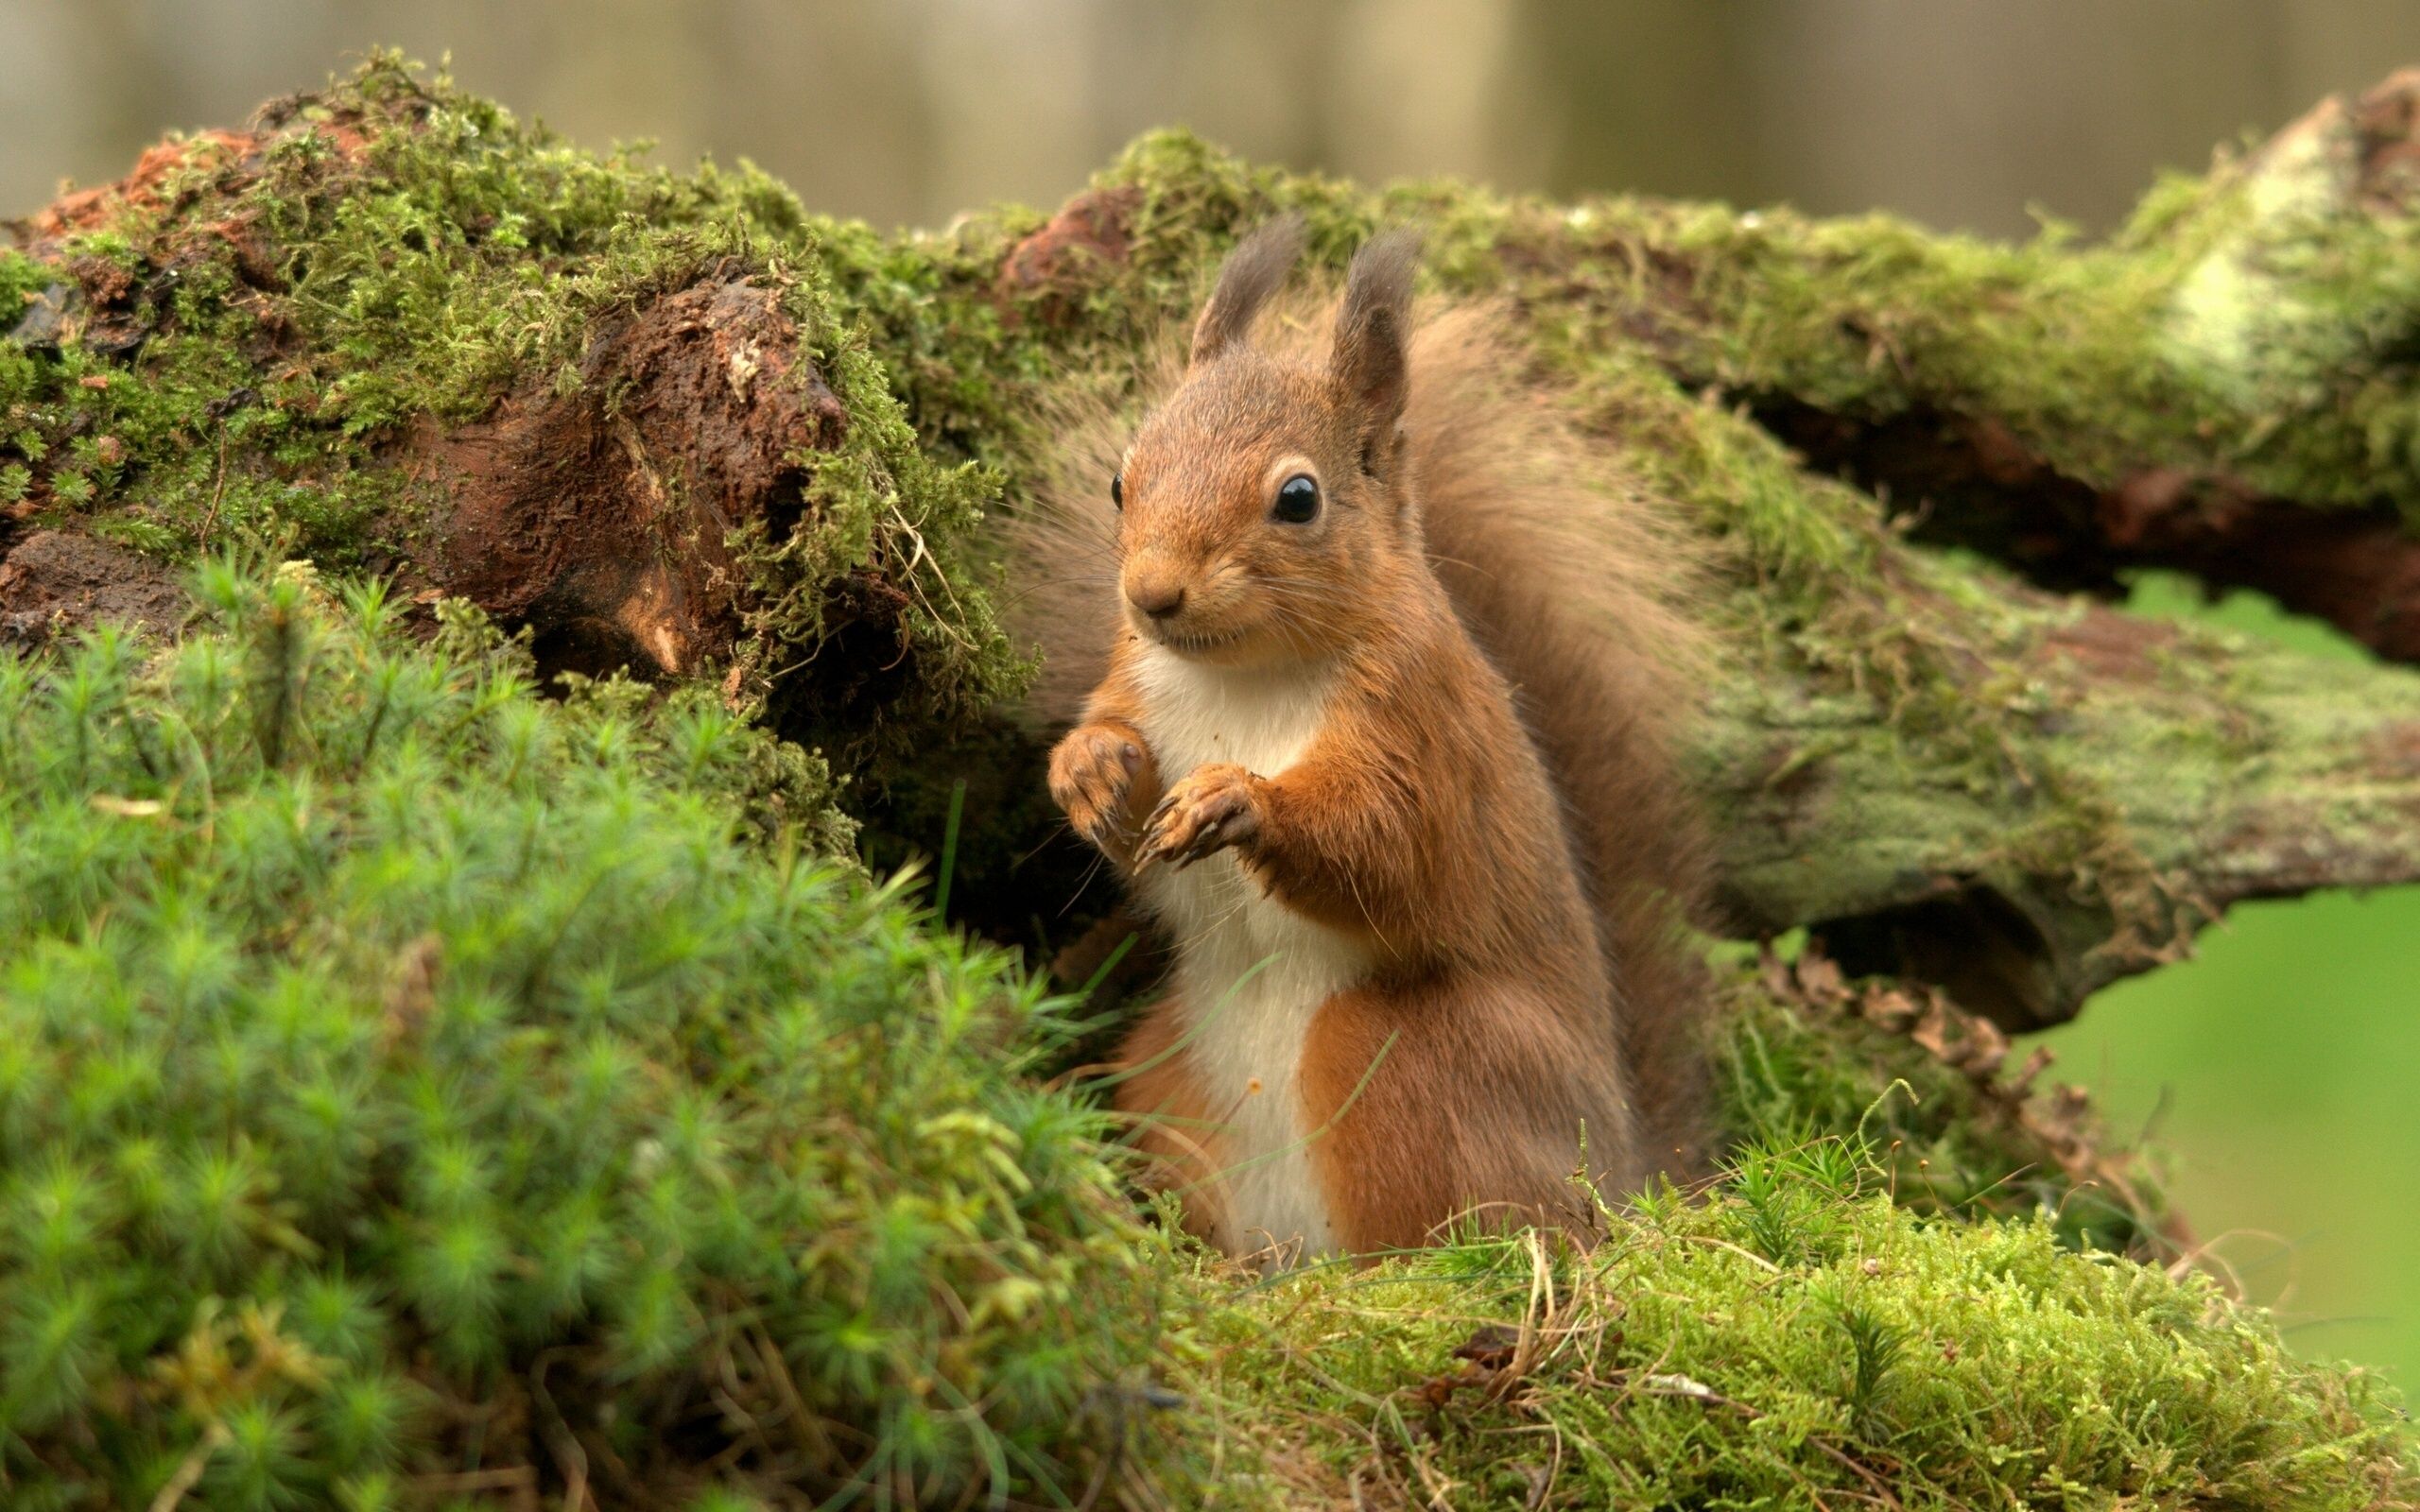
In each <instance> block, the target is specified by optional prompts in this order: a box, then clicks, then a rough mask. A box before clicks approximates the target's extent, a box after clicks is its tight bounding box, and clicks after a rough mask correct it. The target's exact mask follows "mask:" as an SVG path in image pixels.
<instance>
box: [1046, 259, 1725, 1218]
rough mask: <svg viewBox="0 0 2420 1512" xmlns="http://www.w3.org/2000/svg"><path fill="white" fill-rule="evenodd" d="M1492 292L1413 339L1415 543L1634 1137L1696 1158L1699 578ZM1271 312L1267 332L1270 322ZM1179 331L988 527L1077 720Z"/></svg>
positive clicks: (1699, 1125)
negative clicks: (1540, 850) (1683, 732)
mask: <svg viewBox="0 0 2420 1512" xmlns="http://www.w3.org/2000/svg"><path fill="white" fill-rule="evenodd" d="M1333 304H1334V301H1333V298H1332V297H1331V298H1329V299H1327V300H1319V301H1290V302H1288V303H1287V304H1286V305H1284V306H1282V307H1280V308H1278V309H1276V310H1274V311H1272V312H1271V314H1270V315H1268V316H1266V317H1264V318H1262V320H1261V322H1260V323H1261V325H1262V327H1263V329H1264V332H1265V335H1264V337H1263V341H1262V344H1263V345H1264V346H1265V347H1267V348H1269V349H1270V350H1271V352H1272V353H1275V354H1279V355H1284V354H1288V353H1290V354H1293V355H1296V356H1302V357H1308V356H1310V355H1312V354H1315V353H1316V352H1320V351H1322V350H1323V349H1324V348H1325V346H1326V344H1327V343H1328V341H1329V340H1330V335H1329V331H1330V328H1331V326H1332V324H1333V317H1332V310H1333ZM1504 323H1505V321H1504V319H1503V318H1502V315H1501V312H1498V311H1495V310H1494V309H1493V308H1491V307H1490V306H1488V305H1484V304H1465V305H1461V306H1447V307H1444V308H1442V309H1432V310H1428V311H1426V312H1424V313H1423V315H1422V317H1421V318H1419V319H1418V320H1417V322H1416V324H1415V328H1414V330H1413V332H1412V334H1411V335H1410V338H1409V342H1408V343H1407V349H1408V354H1409V401H1408V404H1407V405H1406V407H1405V410H1404V415H1403V421H1402V435H1403V445H1404V449H1405V455H1406V458H1407V460H1408V464H1409V472H1410V475H1411V476H1412V478H1413V479H1414V480H1415V481H1414V488H1415V489H1416V491H1417V495H1418V498H1419V507H1420V511H1421V519H1422V528H1423V530H1424V532H1425V536H1426V551H1427V556H1428V559H1429V564H1430V566H1431V568H1432V569H1433V571H1434V573H1435V575H1436V576H1437V578H1438V579H1439V580H1440V581H1441V582H1442V583H1443V587H1444V590H1445V593H1446V595H1447V598H1448V600H1449V601H1450V604H1451V607H1452V610H1453V613H1454V615H1455V617H1456V618H1457V619H1459V620H1460V621H1461V624H1462V626H1463V628H1464V630H1465V631H1466V632H1467V633H1468V635H1469V636H1470V638H1471V640H1472V641H1473V642H1475V643H1476V644H1478V648H1479V649H1480V651H1481V652H1482V654H1483V655H1484V656H1485V657H1486V658H1487V660H1488V661H1489V662H1491V663H1492V664H1493V665H1494V666H1495V669H1496V670H1497V672H1498V673H1500V674H1501V676H1502V678H1503V679H1505V681H1506V682H1508V683H1509V684H1510V685H1511V688H1512V690H1513V701H1514V707H1515V710H1516V712H1517V713H1518V715H1519V717H1520V719H1521V722H1522V724H1523V726H1524V727H1525V728H1526V729H1527V730H1528V731H1529V734H1530V739H1531V740H1532V741H1533V742H1534V743H1535V745H1536V747H1538V751H1539V754H1540V756H1541V757H1542V758H1543V761H1544V764H1545V766H1546V768H1547V775H1548V779H1549V781H1550V782H1551V785H1552V787H1553V789H1554V792H1555V795H1556V797H1557V799H1559V801H1560V805H1561V808H1562V811H1563V817H1564V828H1565V830H1566V835H1567V840H1568V843H1569V846H1570V850H1571V853H1572V857H1573V860H1574V863H1575V865H1576V868H1577V870H1578V871H1579V873H1580V875H1581V879H1582V885H1583V887H1584V889H1585V892H1586V895H1587V900H1588V902H1589V905H1590V907H1591V908H1592V909H1593V911H1594V912H1595V914H1596V916H1597V919H1598V923H1599V939H1600V942H1601V945H1602V948H1603V953H1604V955H1605V957H1606V968H1607V971H1606V974H1607V976H1608V978H1609V979H1610V981H1611V982H1612V984H1613V991H1614V993H1615V996H1616V1014H1617V1022H1618V1025H1619V1030H1618V1032H1619V1044H1620V1051H1621V1056H1622V1059H1623V1061H1624V1062H1625V1071H1626V1076H1627V1081H1628V1083H1629V1092H1630V1101H1631V1103H1632V1107H1633V1108H1634V1114H1635V1119H1636V1130H1637V1144H1638V1147H1639V1150H1640V1153H1641V1155H1642V1156H1643V1157H1644V1158H1645V1160H1647V1161H1648V1162H1649V1163H1650V1164H1651V1165H1652V1166H1655V1167H1659V1168H1661V1169H1663V1170H1665V1171H1667V1172H1669V1173H1671V1174H1674V1175H1676V1176H1681V1177H1685V1176H1687V1175H1688V1174H1691V1173H1693V1172H1694V1171H1695V1170H1696V1168H1697V1167H1698V1166H1699V1164H1700V1163H1701V1161H1702V1160H1703V1156H1704V1148H1703V1146H1704V1141H1705V1138H1706V1134H1707V1124H1708V1119H1707V1113H1706V1106H1705V1104H1706V1087H1705V1078H1704V1073H1703V1055H1702V1051H1703V1045H1702V1040H1703V1020H1704V1015H1705V1011H1706V1005H1707V984H1706V981H1705V978H1704V972H1703V966H1702V964H1701V962H1700V961H1699V959H1698V956H1697V954H1696V953H1695V951H1694V950H1693V949H1692V948H1691V946H1690V945H1689V943H1688V942H1687V940H1686V938H1685V928H1684V926H1685V924H1686V923H1687V922H1689V921H1690V920H1691V919H1694V918H1695V917H1697V916H1699V915H1700V914H1701V912H1702V909H1703V901H1704V898H1705V894H1706V889H1707V875H1706V863H1705V851H1704V847H1703V843H1702V841H1701V838H1700V833H1699V830H1698V827H1697V825H1696V822H1695V819H1694V814H1693V809H1692V805H1691V803H1690V801H1689V799H1688V795H1687V794H1686V792H1685V788H1684V786H1683V783H1682V781H1681V778H1680V775H1679V773H1678V771H1677V770H1676V766H1675V761H1674V754H1673V749H1672V747H1673V743H1674V740H1675V738H1676V735H1677V732H1678V727H1679V725H1680V723H1681V721H1682V719H1683V717H1684V716H1685V712H1686V710H1687V708H1688V704H1689V692H1688V689H1689V685H1690V682H1689V673H1690V671H1691V669H1692V668H1693V667H1694V666H1695V664H1696V662H1697V660H1698V657H1699V655H1700V643H1699V635H1698V632H1697V630H1696V627H1694V625H1693V624H1692V623H1691V620H1690V617H1689V614H1688V611H1687V610H1688V605H1689V600H1690V588H1691V583H1692V579H1693V576H1694V574H1693V570H1692V564H1691V560H1690V558H1689V555H1688V553H1687V551H1686V550H1685V548H1684V547H1683V545H1682V544H1681V541H1680V536H1679V533H1678V532H1677V531H1676V530H1674V529H1672V528H1671V527H1670V526H1669V525H1668V524H1667V523H1666V522H1665V521H1664V519H1663V518H1662V516H1661V514H1660V512H1659V509H1658V507H1657V506H1656V505H1655V503H1654V502H1653V501H1652V500H1651V499H1650V498H1649V497H1647V496H1646V495H1645V493H1644V492H1643V491H1642V490H1639V489H1638V488H1636V486H1635V485H1634V484H1633V483H1632V482H1631V481H1630V480H1628V479H1627V478H1625V477H1624V476H1623V475H1622V473H1621V472H1620V471H1619V470H1618V468H1617V467H1616V466H1614V465H1613V464H1612V462H1611V460H1610V459H1609V458H1608V456H1607V455H1606V454H1605V448H1604V447H1603V445H1602V443H1592V442H1591V441H1589V440H1588V439H1587V438H1583V437H1582V436H1581V435H1580V434H1579V432H1578V431H1577V429H1576V428H1575V427H1574V426H1573V425H1572V424H1571V423H1570V422H1569V421H1568V420H1566V419H1565V418H1564V416H1562V415H1561V414H1560V413H1559V412H1558V411H1557V410H1556V408H1555V407H1554V405H1553V404H1551V402H1550V401H1549V400H1548V399H1547V398H1546V397H1545V396H1544V395H1542V394H1540V393H1538V392H1536V391H1534V390H1532V389H1530V388H1529V387H1525V385H1524V382H1523V379H1522V377H1521V373H1522V369H1523V366H1524V358H1523V356H1522V355H1521V354H1520V353H1519V352H1516V351H1515V350H1514V349H1513V347H1512V345H1511V343H1509V342H1507V341H1506V340H1504V339H1503V338H1501V337H1500V336H1498V335H1495V332H1496V330H1497V329H1499V328H1500V327H1501V326H1502V325H1503V324H1504ZM1272 327H1273V328H1274V329H1270V328H1272ZM1180 355H1181V353H1180V350H1179V348H1178V346H1177V345H1176V344H1175V343H1174V342H1171V343H1169V344H1168V346H1167V349H1166V350H1165V351H1164V352H1162V353H1160V354H1159V355H1158V356H1157V358H1156V359H1155V360H1153V361H1151V362H1150V363H1147V365H1146V369H1145V371H1144V372H1143V374H1142V375H1141V381H1140V382H1138V383H1136V384H1135V385H1134V386H1133V387H1132V391H1129V392H1124V393H1119V394H1114V395H1108V396H1102V397H1100V398H1098V399H1097V400H1095V401H1093V402H1091V403H1088V404H1075V405H1070V406H1069V407H1068V408H1067V410H1065V411H1063V413H1061V414H1059V415H1058V416H1056V417H1054V432H1055V435H1056V437H1057V438H1058V442H1059V444H1058V446H1057V448H1056V451H1055V453H1054V455H1053V460H1052V465H1051V467H1050V468H1049V469H1048V470H1047V472H1046V474H1045V475H1044V476H1043V477H1042V478H1040V479H1039V480H1038V482H1039V487H1038V489H1037V490H1036V496H1035V497H1033V498H1032V499H1030V500H1029V501H1026V502H1025V503H1024V504H1023V505H1022V507H1019V508H1017V509H1016V510H1015V511H1013V512H1012V513H1011V516H1010V518H1009V520H1008V522H1007V523H1006V525H1005V527H1004V534H1005V539H1006V541H1007V543H1008V548H1009V553H1010V558H1011V583H1012V591H1011V602H1010V607H1009V612H1010V617H1011V627H1012V629H1013V630H1014V631H1015V632H1016V633H1017V634H1018V636H1019V637H1020V639H1022V640H1023V641H1024V642H1025V643H1026V644H1034V645H1038V646H1039V647H1040V648H1041V650H1042V652H1043V655H1044V662H1043V668H1042V673H1041V677H1040V679H1039V681H1038V683H1037V686H1036V689H1035V693H1034V696H1033V705H1034V712H1035V713H1037V714H1038V715H1039V716H1040V718H1041V719H1042V720H1043V721H1045V722H1046V723H1048V724H1050V725H1052V726H1054V727H1059V728H1064V727H1066V726H1068V725H1071V724H1073V723H1075V722H1076V720H1077V719H1078V718H1079V717H1080V715H1081V713H1082V712H1083V709H1084V706H1085V702H1086V699H1087V696H1089V695H1090V694H1091V692H1092V690H1093V689H1094V688H1095V687H1096V686H1097V685H1098V683H1100V681H1101V680H1102V678H1103V675H1104V672H1105V670H1106V668H1107V667H1108V666H1109V663H1110V656H1111V649H1112V645H1113V644H1114V641H1115V637H1116V636H1117V634H1118V633H1119V626H1120V622H1121V609H1120V604H1119V589H1118V568H1117V561H1118V558H1117V548H1116V540H1117V513H1116V510H1115V507H1114V506H1113V505H1112V502H1111V500H1110V497H1109V492H1108V480H1109V479H1110V477H1111V476H1112V475H1113V474H1114V473H1115V471H1116V470H1117V467H1118V465H1119V455H1120V453H1121V451H1122V449H1123V448H1124V446H1125V445H1126V442H1127V439H1128V438H1129V437H1130V436H1131V435H1132V431H1133V427H1134V422H1135V419H1136V417H1137V416H1138V415H1140V414H1143V413H1146V412H1149V411H1150V410H1151V409H1153V408H1156V407H1157V406H1158V405H1159V404H1161V403H1162V402H1163V401H1164V400H1165V399H1166V398H1167V395H1169V394H1170V393H1171V392H1172V391H1174V389H1175V388H1176V387H1178V385H1179V383H1180V382H1181V380H1182V377H1183V367H1182V363H1181V361H1180Z"/></svg>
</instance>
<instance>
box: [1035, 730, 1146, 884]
mask: <svg viewBox="0 0 2420 1512" xmlns="http://www.w3.org/2000/svg"><path fill="white" fill-rule="evenodd" d="M1158 785H1159V777H1158V767H1157V765H1155V764H1154V763H1153V761H1152V759H1151V747H1149V746H1147V745H1145V744H1144V743H1143V737H1142V734H1141V733H1140V732H1139V731H1137V730H1132V729H1131V728H1129V727H1127V726H1125V725H1118V724H1110V723H1107V722H1102V723H1098V724H1090V725H1080V726H1078V727H1077V728H1076V729H1075V730H1071V731H1069V732H1068V735H1067V738H1066V739H1064V740H1063V741H1061V742H1060V743H1059V744H1058V746H1057V747H1056V748H1054V749H1053V750H1052V751H1051V752H1050V797H1051V799H1052V801H1054V802H1056V803H1057V804H1058V805H1059V808H1060V812H1062V813H1063V814H1065V815H1066V816H1067V823H1068V824H1069V826H1070V827H1072V828H1073V829H1074V830H1075V832H1076V833H1078V834H1080V835H1082V836H1083V837H1084V838H1085V839H1087V840H1090V841H1091V842H1092V843H1093V844H1094V845H1096V846H1098V847H1099V848H1100V849H1101V850H1102V851H1107V852H1109V853H1110V854H1111V855H1113V856H1119V855H1123V854H1124V852H1125V850H1126V847H1127V846H1128V845H1129V844H1131V843H1132V827H1133V815H1132V812H1130V804H1131V802H1132V799H1134V798H1135V797H1136V795H1138V794H1143V793H1149V792H1150V791H1151V790H1152V789H1154V788H1156V787H1157V786H1158Z"/></svg>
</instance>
